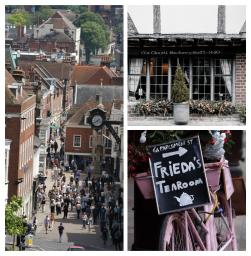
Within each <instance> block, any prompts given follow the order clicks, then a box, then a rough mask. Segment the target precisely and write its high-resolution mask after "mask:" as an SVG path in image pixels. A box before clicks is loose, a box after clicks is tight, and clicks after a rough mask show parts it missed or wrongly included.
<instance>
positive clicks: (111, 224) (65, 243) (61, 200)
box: [26, 139, 123, 251]
mask: <svg viewBox="0 0 251 256" xmlns="http://www.w3.org/2000/svg"><path fill="white" fill-rule="evenodd" d="M55 141H56V142H53V143H55V144H57V147H56V148H55V146H54V148H53V147H52V148H51V147H49V149H48V155H47V156H48V168H47V171H46V175H47V176H46V178H45V181H44V182H42V183H40V184H39V188H38V192H37V213H36V214H33V215H34V216H33V218H32V220H31V221H30V222H29V223H28V227H29V225H30V227H31V229H32V232H31V234H33V236H32V245H30V246H28V247H27V248H26V250H30V251H34V250H36V251H37V250H41V251H44V250H46V251H48V250H49V251H53V250H55V251H65V250H121V249H122V241H123V238H122V236H123V208H122V207H123V206H122V193H121V189H120V185H119V182H114V181H113V178H112V176H110V175H109V174H107V173H106V172H105V171H103V172H102V174H101V175H96V176H95V173H91V172H90V171H89V170H88V171H86V173H85V172H84V171H81V170H77V169H76V170H71V169H70V168H69V169H68V170H65V168H64V167H62V166H61V164H62V161H60V160H62V159H60V157H59V155H58V154H57V151H58V148H61V147H63V142H62V141H63V140H62V141H60V140H59V139H57V140H55ZM51 144H52V143H51ZM58 145H60V146H58ZM52 149H53V151H51V150H52ZM60 151H61V152H62V150H59V152H60ZM60 163H61V164H60ZM75 165H76V164H75ZM58 167H59V168H58ZM72 168H73V169H74V166H73V167H72ZM90 168H91V167H90ZM62 229H63V231H61V232H60V231H59V230H62ZM60 233H61V234H60Z"/></svg>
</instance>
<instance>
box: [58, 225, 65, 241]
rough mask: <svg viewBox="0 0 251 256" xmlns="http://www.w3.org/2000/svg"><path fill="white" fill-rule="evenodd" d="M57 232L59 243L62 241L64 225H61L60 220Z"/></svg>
mask: <svg viewBox="0 0 251 256" xmlns="http://www.w3.org/2000/svg"><path fill="white" fill-rule="evenodd" d="M58 233H59V243H61V242H62V235H63V233H64V226H63V223H62V222H61V223H60V225H59V226H58Z"/></svg>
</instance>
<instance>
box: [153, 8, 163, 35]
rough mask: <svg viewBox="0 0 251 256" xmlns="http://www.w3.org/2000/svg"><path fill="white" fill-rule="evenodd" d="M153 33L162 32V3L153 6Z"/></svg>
mask: <svg viewBox="0 0 251 256" xmlns="http://www.w3.org/2000/svg"><path fill="white" fill-rule="evenodd" d="M153 33H154V34H160V33H161V18H160V5H154V6H153Z"/></svg>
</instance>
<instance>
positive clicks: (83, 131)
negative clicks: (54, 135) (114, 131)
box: [65, 127, 92, 153]
mask: <svg viewBox="0 0 251 256" xmlns="http://www.w3.org/2000/svg"><path fill="white" fill-rule="evenodd" d="M74 135H81V147H73V136H74ZM91 135H92V129H91V128H80V127H79V128H76V127H66V138H65V152H75V153H91V152H92V149H91V148H89V138H90V136H91Z"/></svg>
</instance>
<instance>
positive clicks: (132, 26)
mask: <svg viewBox="0 0 251 256" xmlns="http://www.w3.org/2000/svg"><path fill="white" fill-rule="evenodd" d="M127 15H128V16H127V22H128V35H135V34H138V30H137V28H136V26H135V24H134V22H133V20H132V18H131V16H130V14H129V13H128V14H127Z"/></svg>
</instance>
